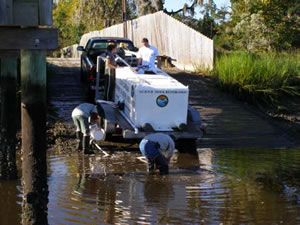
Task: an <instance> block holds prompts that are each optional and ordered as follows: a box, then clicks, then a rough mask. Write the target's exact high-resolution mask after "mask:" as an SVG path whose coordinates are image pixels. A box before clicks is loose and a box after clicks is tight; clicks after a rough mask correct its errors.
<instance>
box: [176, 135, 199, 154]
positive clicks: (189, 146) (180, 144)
mask: <svg viewBox="0 0 300 225" xmlns="http://www.w3.org/2000/svg"><path fill="white" fill-rule="evenodd" d="M196 140H197V139H179V140H178V141H177V142H176V149H177V150H178V151H179V152H180V153H190V154H197V142H196Z"/></svg>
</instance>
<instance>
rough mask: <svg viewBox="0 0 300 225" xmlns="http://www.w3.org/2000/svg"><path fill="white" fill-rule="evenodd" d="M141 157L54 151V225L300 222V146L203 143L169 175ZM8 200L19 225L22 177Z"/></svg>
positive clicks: (6, 219)
mask: <svg viewBox="0 0 300 225" xmlns="http://www.w3.org/2000/svg"><path fill="white" fill-rule="evenodd" d="M139 156H140V154H139V153H138V152H114V154H111V155H109V156H107V157H104V156H103V155H100V154H99V155H96V156H91V157H84V156H82V155H81V154H73V155H66V156H62V155H49V157H48V163H49V180H48V184H49V191H50V194H49V205H48V208H49V210H48V218H49V224H135V223H137V224H147V223H151V224H154V223H161V224H166V223H169V224H221V223H223V224H300V173H299V169H300V149H285V150H262V149H253V150H251V149H232V150H231V149H226V150H215V151H211V150H210V149H199V150H198V155H195V156H192V155H183V154H176V155H175V157H174V158H173V159H172V162H171V171H170V175H168V176H159V175H154V176H148V175H147V174H146V173H145V170H146V165H145V163H143V162H142V161H140V160H139V159H138V158H137V157H139ZM0 200H1V202H2V204H1V205H0V224H3V225H5V224H19V221H20V217H21V207H20V202H21V188H20V186H19V183H17V182H0Z"/></svg>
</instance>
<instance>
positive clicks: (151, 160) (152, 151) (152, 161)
mask: <svg viewBox="0 0 300 225" xmlns="http://www.w3.org/2000/svg"><path fill="white" fill-rule="evenodd" d="M139 147H140V151H141V152H142V154H143V155H144V156H145V157H146V158H147V160H148V172H149V173H153V172H154V171H155V169H159V171H160V174H168V173H169V162H170V159H171V157H172V155H173V153H174V149H175V143H174V141H173V139H172V138H171V137H170V136H169V135H167V134H164V133H154V134H149V135H147V136H146V137H144V139H143V140H142V141H141V143H140V146H139Z"/></svg>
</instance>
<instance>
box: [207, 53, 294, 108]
mask: <svg viewBox="0 0 300 225" xmlns="http://www.w3.org/2000/svg"><path fill="white" fill-rule="evenodd" d="M211 75H213V76H214V77H215V78H216V79H217V82H218V85H219V86H220V87H221V88H223V89H225V90H227V91H230V92H232V93H234V94H235V95H237V96H238V97H240V98H242V99H246V100H250V101H251V102H254V103H264V104H268V105H272V106H276V105H277V106H278V100H279V99H280V98H282V97H290V96H293V97H297V96H298V97H300V54H296V53H294V54H288V53H280V54H279V53H277V54H275V53H260V54H253V53H244V52H233V53H224V54H220V55H219V56H217V58H216V63H215V67H214V70H213V71H212V72H211Z"/></svg>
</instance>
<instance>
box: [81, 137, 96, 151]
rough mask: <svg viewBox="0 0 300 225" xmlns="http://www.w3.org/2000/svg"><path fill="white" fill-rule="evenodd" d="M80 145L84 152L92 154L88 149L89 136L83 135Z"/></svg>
mask: <svg viewBox="0 0 300 225" xmlns="http://www.w3.org/2000/svg"><path fill="white" fill-rule="evenodd" d="M82 147H83V153H84V154H94V152H93V151H91V150H90V136H83V146H82Z"/></svg>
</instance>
